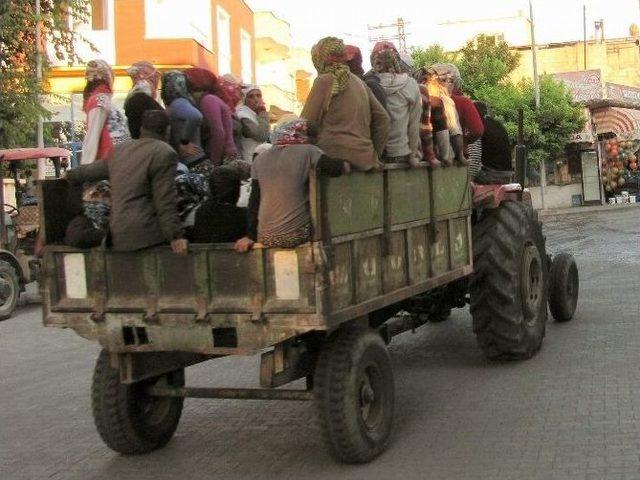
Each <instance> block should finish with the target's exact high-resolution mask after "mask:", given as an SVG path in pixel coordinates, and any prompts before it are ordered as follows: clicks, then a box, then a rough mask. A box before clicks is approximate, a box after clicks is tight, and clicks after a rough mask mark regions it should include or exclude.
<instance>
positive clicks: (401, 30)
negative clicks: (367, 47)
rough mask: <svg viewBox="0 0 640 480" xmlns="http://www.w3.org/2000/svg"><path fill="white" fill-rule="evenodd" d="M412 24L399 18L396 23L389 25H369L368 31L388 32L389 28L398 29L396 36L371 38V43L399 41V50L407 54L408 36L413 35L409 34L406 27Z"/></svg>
mask: <svg viewBox="0 0 640 480" xmlns="http://www.w3.org/2000/svg"><path fill="white" fill-rule="evenodd" d="M410 23H411V22H405V20H404V19H403V18H402V17H399V18H398V19H397V20H396V21H395V22H394V23H389V24H382V23H381V24H379V25H367V29H368V30H369V31H373V30H386V29H389V28H396V29H397V32H398V33H397V34H396V35H379V36H374V37H372V36H369V41H370V42H371V43H374V42H381V41H384V40H397V42H398V50H399V51H400V52H402V53H407V36H408V35H411V34H410V33H407V32H406V30H405V26H406V25H409V24H410Z"/></svg>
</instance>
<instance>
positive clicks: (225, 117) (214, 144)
mask: <svg viewBox="0 0 640 480" xmlns="http://www.w3.org/2000/svg"><path fill="white" fill-rule="evenodd" d="M184 75H185V77H186V78H187V87H188V88H189V92H190V93H191V95H192V96H193V99H194V101H195V103H196V106H197V107H198V109H199V110H200V111H201V112H202V116H203V117H204V120H205V122H204V123H205V124H204V128H203V132H202V133H203V144H204V147H205V151H206V152H207V154H208V155H209V160H210V162H211V164H212V165H213V166H216V165H222V163H223V161H224V160H225V159H235V158H237V157H238V150H237V148H236V146H235V143H234V141H233V119H232V118H231V110H230V108H229V106H228V105H227V103H228V98H227V95H226V93H225V91H224V89H223V88H222V87H221V86H220V83H219V81H218V78H217V77H216V76H215V75H214V74H213V72H210V71H209V70H207V69H204V68H188V69H186V70H185V71H184ZM203 168H205V167H204V166H203ZM204 173H209V172H204Z"/></svg>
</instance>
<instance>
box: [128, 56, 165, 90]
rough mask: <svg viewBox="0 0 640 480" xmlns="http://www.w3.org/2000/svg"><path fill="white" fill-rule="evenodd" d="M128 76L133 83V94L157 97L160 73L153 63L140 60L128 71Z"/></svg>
mask: <svg viewBox="0 0 640 480" xmlns="http://www.w3.org/2000/svg"><path fill="white" fill-rule="evenodd" d="M127 74H128V75H129V76H130V77H131V81H132V82H133V88H132V89H131V92H132V93H135V92H144V93H146V94H147V95H149V96H151V97H153V98H155V97H156V95H157V91H158V82H159V81H160V72H158V70H156V67H154V66H153V64H152V63H151V62H148V61H146V60H140V61H139V62H136V63H134V64H133V65H131V66H130V67H129V68H128V69H127Z"/></svg>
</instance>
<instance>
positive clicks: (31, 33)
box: [0, 0, 89, 148]
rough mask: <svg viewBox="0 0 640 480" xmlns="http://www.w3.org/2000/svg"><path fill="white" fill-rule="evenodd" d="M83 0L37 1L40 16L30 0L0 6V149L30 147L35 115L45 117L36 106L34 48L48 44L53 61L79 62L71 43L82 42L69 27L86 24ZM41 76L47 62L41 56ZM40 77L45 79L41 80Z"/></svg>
mask: <svg viewBox="0 0 640 480" xmlns="http://www.w3.org/2000/svg"><path fill="white" fill-rule="evenodd" d="M88 18H89V0H64V1H62V0H41V15H40V17H38V16H37V15H36V12H35V0H26V1H25V0H2V1H1V2H0V19H1V20H0V148H10V147H15V146H27V145H32V144H34V143H35V131H36V123H37V120H38V117H39V116H40V115H42V116H43V117H45V118H50V113H49V112H48V111H47V110H46V109H45V108H44V107H43V106H42V105H41V102H40V99H39V97H38V95H39V94H41V93H42V92H43V83H42V82H38V80H37V76H36V58H37V53H38V48H40V49H41V51H42V50H44V48H43V47H42V45H48V46H50V49H51V51H52V52H53V54H54V55H55V56H56V58H57V59H59V60H66V61H67V62H68V63H69V64H72V63H74V62H77V61H80V60H81V59H80V58H79V57H78V55H77V54H76V51H75V45H76V44H77V42H79V41H84V39H83V38H82V37H81V36H80V35H79V34H78V33H76V32H75V31H74V30H73V29H72V28H70V25H71V24H73V23H80V22H86V21H87V20H88ZM38 21H39V22H40V25H41V31H42V45H41V46H38V45H36V37H35V30H36V23H37V22H38ZM42 59H43V62H42V66H43V71H44V72H45V74H46V71H47V69H48V68H49V61H48V58H47V56H46V55H44V54H43V55H42ZM45 78H46V76H45Z"/></svg>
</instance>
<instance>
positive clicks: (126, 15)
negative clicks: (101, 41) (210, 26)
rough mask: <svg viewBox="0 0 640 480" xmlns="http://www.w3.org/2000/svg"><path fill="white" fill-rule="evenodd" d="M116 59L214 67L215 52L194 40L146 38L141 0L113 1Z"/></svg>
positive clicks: (117, 60)
mask: <svg viewBox="0 0 640 480" xmlns="http://www.w3.org/2000/svg"><path fill="white" fill-rule="evenodd" d="M115 36H116V63H117V64H118V65H130V64H132V63H134V62H136V61H138V60H148V61H150V62H151V63H154V64H157V65H193V66H200V67H206V68H212V69H214V70H215V67H216V61H215V57H214V55H213V54H212V53H211V52H209V51H208V50H207V49H206V48H204V47H203V46H201V45H200V44H199V43H197V42H196V41H195V40H185V39H175V40H169V39H167V40H149V39H145V21H144V0H118V1H117V2H115Z"/></svg>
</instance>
